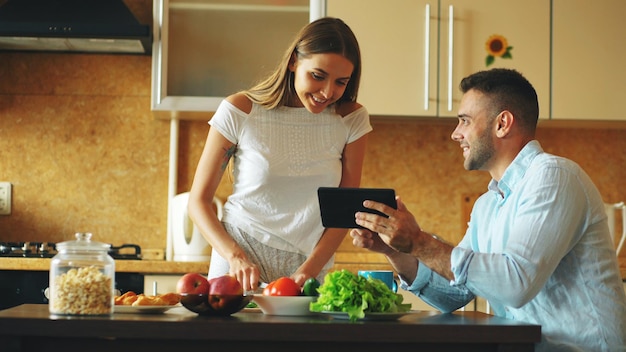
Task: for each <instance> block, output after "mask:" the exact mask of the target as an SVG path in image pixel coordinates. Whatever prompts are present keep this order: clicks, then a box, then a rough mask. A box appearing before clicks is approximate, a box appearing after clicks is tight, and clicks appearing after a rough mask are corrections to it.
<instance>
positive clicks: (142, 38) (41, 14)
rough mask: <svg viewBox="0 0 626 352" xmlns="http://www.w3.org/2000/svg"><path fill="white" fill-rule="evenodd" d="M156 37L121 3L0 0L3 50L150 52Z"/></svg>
mask: <svg viewBox="0 0 626 352" xmlns="http://www.w3.org/2000/svg"><path fill="white" fill-rule="evenodd" d="M151 33H152V32H151V29H150V26H149V25H142V24H141V23H139V22H138V21H137V19H136V18H135V16H134V15H133V14H132V12H131V11H130V10H129V9H128V7H127V6H126V4H124V2H123V1H122V0H5V1H2V0H0V50H1V51H7V50H10V51H56V52H84V53H115V54H150V53H151V51H152V50H151V49H152V35H151Z"/></svg>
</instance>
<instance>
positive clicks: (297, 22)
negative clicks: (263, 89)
mask: <svg viewBox="0 0 626 352" xmlns="http://www.w3.org/2000/svg"><path fill="white" fill-rule="evenodd" d="M323 6H324V0H311V1H309V0H281V1H275V0H236V1H235V0H155V1H154V16H155V18H154V43H153V53H152V56H153V58H152V110H153V112H154V114H155V116H157V117H158V118H167V119H169V118H171V117H176V118H179V119H204V120H208V119H209V118H210V117H211V116H212V114H213V112H214V111H215V110H216V109H217V106H218V105H219V103H220V102H221V101H222V99H224V97H226V96H228V95H230V94H232V93H235V92H237V91H239V90H242V89H246V88H248V87H250V86H251V85H252V84H254V83H255V82H256V81H257V80H259V79H260V78H263V77H264V76H265V75H267V74H268V73H269V72H271V71H272V70H273V69H274V68H275V67H276V65H277V64H278V63H279V61H280V59H281V57H282V55H283V53H284V51H285V49H286V48H287V46H288V45H289V43H290V42H291V41H292V40H293V38H294V37H295V35H296V34H297V33H298V31H299V30H300V29H301V28H302V27H303V26H305V25H306V24H307V23H308V22H309V21H310V20H312V19H316V18H319V17H321V16H322V15H323V13H324V8H323Z"/></svg>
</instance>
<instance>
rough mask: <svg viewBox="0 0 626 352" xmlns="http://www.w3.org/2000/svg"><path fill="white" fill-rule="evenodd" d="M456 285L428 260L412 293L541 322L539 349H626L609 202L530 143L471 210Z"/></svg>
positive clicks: (582, 176)
mask: <svg viewBox="0 0 626 352" xmlns="http://www.w3.org/2000/svg"><path fill="white" fill-rule="evenodd" d="M451 265H452V272H453V273H454V277H455V279H454V280H453V281H452V282H449V281H448V280H446V279H444V278H442V277H441V276H439V275H438V274H436V273H434V272H432V271H431V270H430V269H429V268H428V267H426V266H424V265H422V264H421V263H420V266H419V269H418V276H417V277H416V279H415V280H414V282H413V283H411V284H410V286H409V285H408V284H407V283H406V282H403V283H402V288H404V289H405V290H409V291H411V292H413V293H415V294H416V295H418V296H419V297H421V298H422V299H423V300H424V301H425V302H427V303H429V304H431V305H432V306H434V307H436V308H438V309H439V310H441V311H443V312H451V311H454V310H456V309H458V308H460V307H462V306H463V305H465V304H466V303H467V302H469V301H471V299H473V298H474V296H480V297H483V298H485V299H486V300H487V301H489V304H490V305H491V307H492V308H493V313H494V315H497V316H501V317H506V318H510V319H514V320H518V321H524V322H528V323H533V324H539V325H541V331H542V342H541V343H540V344H538V345H537V351H626V347H625V345H626V295H625V294H624V289H623V286H622V281H621V277H620V272H619V267H618V264H617V259H616V255H615V247H614V244H613V241H612V240H611V238H610V234H609V229H608V223H607V217H606V213H605V211H604V203H603V200H602V197H601V195H600V193H599V192H598V190H597V188H596V187H595V185H594V184H593V182H592V181H591V179H590V178H589V177H588V176H587V174H586V173H585V172H584V171H583V170H582V169H581V168H580V167H579V166H578V165H577V164H576V163H574V162H572V161H570V160H568V159H565V158H561V157H558V156H554V155H551V154H548V153H544V152H543V149H542V148H541V146H540V144H539V142H537V141H532V142H530V143H528V144H527V145H526V146H525V147H524V148H523V149H522V151H521V152H520V153H519V154H518V155H517V157H516V158H515V160H514V161H513V163H512V164H511V165H510V166H509V167H508V168H507V169H506V171H505V173H504V175H503V176H502V179H501V180H500V181H496V180H491V182H490V183H489V187H488V191H487V192H486V193H485V194H483V195H482V196H481V197H480V198H479V199H478V200H476V203H475V204H474V208H473V209H472V213H471V218H470V222H469V223H468V229H467V232H466V233H465V236H464V237H463V239H462V241H461V242H460V243H459V245H458V246H457V247H455V248H454V249H453V251H452V258H451Z"/></svg>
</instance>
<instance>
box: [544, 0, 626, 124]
mask: <svg viewBox="0 0 626 352" xmlns="http://www.w3.org/2000/svg"><path fill="white" fill-rule="evenodd" d="M552 3H553V5H552V6H553V34H552V35H553V44H552V55H553V57H552V60H553V61H552V118H553V119H555V120H559V119H564V120H609V121H610V120H612V121H616V120H621V121H626V113H625V112H624V109H623V107H622V104H621V103H622V99H623V98H624V93H626V71H625V70H624V69H623V67H622V66H623V63H624V57H625V56H626V47H624V45H623V42H624V38H625V36H626V25H624V24H621V23H622V22H623V16H624V13H626V2H625V1H623V0H600V1H594V2H589V1H583V0H553V1H552Z"/></svg>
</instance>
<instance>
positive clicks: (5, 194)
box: [0, 182, 11, 215]
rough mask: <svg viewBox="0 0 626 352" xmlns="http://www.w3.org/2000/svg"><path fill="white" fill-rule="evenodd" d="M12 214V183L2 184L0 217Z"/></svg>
mask: <svg viewBox="0 0 626 352" xmlns="http://www.w3.org/2000/svg"><path fill="white" fill-rule="evenodd" d="M9 214H11V182H0V215H9Z"/></svg>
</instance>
